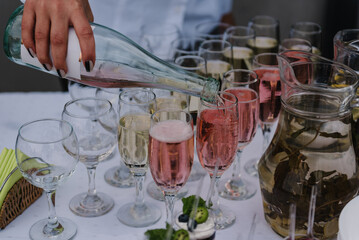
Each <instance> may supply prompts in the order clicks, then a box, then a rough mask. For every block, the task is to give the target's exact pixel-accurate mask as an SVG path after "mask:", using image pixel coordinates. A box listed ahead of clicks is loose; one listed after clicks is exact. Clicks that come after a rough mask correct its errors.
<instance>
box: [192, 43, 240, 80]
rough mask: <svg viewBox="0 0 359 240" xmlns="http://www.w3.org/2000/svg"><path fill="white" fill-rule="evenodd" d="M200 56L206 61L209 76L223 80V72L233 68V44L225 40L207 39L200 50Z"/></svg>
mask: <svg viewBox="0 0 359 240" xmlns="http://www.w3.org/2000/svg"><path fill="white" fill-rule="evenodd" d="M198 56H200V57H202V58H204V59H205V61H206V68H207V77H212V78H215V79H217V80H219V81H221V80H222V77H223V74H224V73H225V72H227V71H229V70H231V69H232V58H233V54H232V45H231V44H230V43H229V42H227V41H223V40H206V41H204V42H202V44H201V46H200V47H199V50H198Z"/></svg>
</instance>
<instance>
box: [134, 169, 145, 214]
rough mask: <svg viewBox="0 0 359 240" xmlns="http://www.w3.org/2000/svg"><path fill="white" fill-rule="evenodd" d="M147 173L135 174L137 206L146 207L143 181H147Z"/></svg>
mask: <svg viewBox="0 0 359 240" xmlns="http://www.w3.org/2000/svg"><path fill="white" fill-rule="evenodd" d="M145 176H146V175H144V174H143V175H136V174H135V175H134V177H135V180H136V201H135V207H136V208H142V207H144V203H145V200H144V199H145V190H144V187H143V183H144V181H145Z"/></svg>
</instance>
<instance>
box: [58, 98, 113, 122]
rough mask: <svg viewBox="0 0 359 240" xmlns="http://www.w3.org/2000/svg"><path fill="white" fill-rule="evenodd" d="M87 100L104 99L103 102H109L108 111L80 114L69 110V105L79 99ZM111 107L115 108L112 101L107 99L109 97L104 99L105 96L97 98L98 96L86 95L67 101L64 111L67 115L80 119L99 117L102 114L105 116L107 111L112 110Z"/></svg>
mask: <svg viewBox="0 0 359 240" xmlns="http://www.w3.org/2000/svg"><path fill="white" fill-rule="evenodd" d="M87 100H92V101H102V102H105V103H107V104H109V107H108V109H107V110H106V111H103V112H101V113H98V114H95V115H91V116H89V115H86V116H84V115H79V114H74V113H72V112H70V111H68V109H67V107H68V106H70V105H72V104H74V103H76V102H79V101H87ZM111 109H113V107H112V103H111V102H110V101H109V100H107V99H104V98H97V97H85V98H78V99H74V100H71V101H69V102H67V103H66V104H65V106H64V110H63V113H65V114H66V115H68V116H70V117H73V118H79V119H88V118H89V117H91V118H99V117H102V116H105V115H106V114H107V113H109V112H110V111H111Z"/></svg>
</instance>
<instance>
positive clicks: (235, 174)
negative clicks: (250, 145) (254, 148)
mask: <svg viewBox="0 0 359 240" xmlns="http://www.w3.org/2000/svg"><path fill="white" fill-rule="evenodd" d="M241 155H242V151H241V150H237V153H236V161H235V162H234V165H233V173H232V178H240V177H241V164H240V163H241V162H240V159H241Z"/></svg>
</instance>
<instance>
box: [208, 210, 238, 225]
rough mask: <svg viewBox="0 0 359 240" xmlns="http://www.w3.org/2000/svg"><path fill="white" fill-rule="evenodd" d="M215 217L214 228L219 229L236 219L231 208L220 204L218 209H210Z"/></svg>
mask: <svg viewBox="0 0 359 240" xmlns="http://www.w3.org/2000/svg"><path fill="white" fill-rule="evenodd" d="M212 214H213V217H214V218H215V224H216V229H217V230H221V229H225V228H228V227H230V226H232V224H233V223H234V222H235V221H236V215H234V213H233V210H231V209H228V208H226V207H222V206H220V209H217V210H215V211H212Z"/></svg>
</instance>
